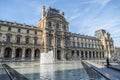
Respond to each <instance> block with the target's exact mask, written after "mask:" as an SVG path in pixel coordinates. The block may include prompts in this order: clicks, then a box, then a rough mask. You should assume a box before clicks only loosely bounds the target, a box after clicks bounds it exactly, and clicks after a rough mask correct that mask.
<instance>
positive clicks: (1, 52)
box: [0, 47, 4, 58]
mask: <svg viewBox="0 0 120 80" xmlns="http://www.w3.org/2000/svg"><path fill="white" fill-rule="evenodd" d="M0 58H4V48H3V47H1V50H0Z"/></svg>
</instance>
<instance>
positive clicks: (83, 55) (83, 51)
mask: <svg viewBox="0 0 120 80" xmlns="http://www.w3.org/2000/svg"><path fill="white" fill-rule="evenodd" d="M83 59H86V58H85V51H83Z"/></svg>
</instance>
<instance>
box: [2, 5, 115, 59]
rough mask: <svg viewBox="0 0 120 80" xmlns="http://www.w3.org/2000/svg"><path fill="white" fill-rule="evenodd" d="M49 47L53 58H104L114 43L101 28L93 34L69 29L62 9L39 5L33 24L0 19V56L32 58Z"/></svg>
mask: <svg viewBox="0 0 120 80" xmlns="http://www.w3.org/2000/svg"><path fill="white" fill-rule="evenodd" d="M51 50H52V51H53V53H54V59H55V60H82V59H84V60H86V59H105V58H106V57H110V56H111V55H112V54H113V53H114V44H113V39H112V38H111V36H110V34H109V33H108V32H106V31H105V30H104V29H100V30H96V31H95V35H94V36H86V35H81V34H76V33H72V32H69V23H68V22H67V20H66V19H65V17H64V12H60V11H59V10H57V9H54V8H51V7H49V8H48V9H45V6H43V7H42V17H41V19H40V20H39V21H38V23H37V25H36V26H31V25H26V24H20V23H16V22H9V21H3V20H0V59H1V60H11V61H12V60H23V61H24V60H31V61H36V60H39V59H40V54H41V53H43V52H44V53H47V52H48V51H51Z"/></svg>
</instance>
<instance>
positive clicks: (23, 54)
mask: <svg viewBox="0 0 120 80" xmlns="http://www.w3.org/2000/svg"><path fill="white" fill-rule="evenodd" d="M24 59H25V48H23V51H22V60H24Z"/></svg>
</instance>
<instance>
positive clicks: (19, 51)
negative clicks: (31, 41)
mask: <svg viewBox="0 0 120 80" xmlns="http://www.w3.org/2000/svg"><path fill="white" fill-rule="evenodd" d="M21 57H22V49H21V48H17V49H16V53H15V58H21Z"/></svg>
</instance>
